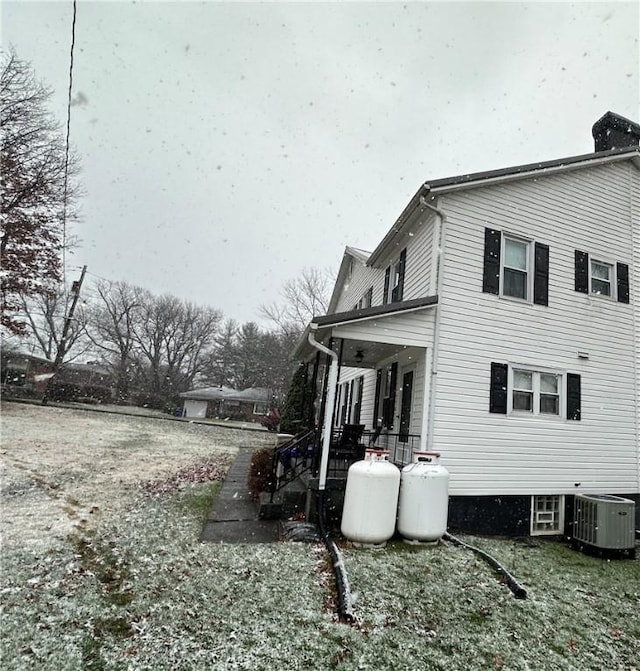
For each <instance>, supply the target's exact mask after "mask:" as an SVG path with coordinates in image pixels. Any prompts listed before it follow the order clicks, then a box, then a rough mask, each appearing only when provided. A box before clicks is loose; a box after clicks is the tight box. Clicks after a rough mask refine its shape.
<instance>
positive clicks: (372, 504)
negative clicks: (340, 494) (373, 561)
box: [340, 450, 400, 545]
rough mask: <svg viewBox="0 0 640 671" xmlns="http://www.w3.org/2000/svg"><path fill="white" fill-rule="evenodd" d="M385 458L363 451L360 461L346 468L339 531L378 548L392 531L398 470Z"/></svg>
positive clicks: (379, 452)
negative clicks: (362, 457)
mask: <svg viewBox="0 0 640 671" xmlns="http://www.w3.org/2000/svg"><path fill="white" fill-rule="evenodd" d="M388 457H389V452H387V451H384V450H366V451H365V457H364V460H363V461H356V463H355V464H352V465H351V466H350V467H349V471H348V473H347V487H346V490H345V493H344V507H343V509H342V524H341V525H340V531H342V535H343V536H344V537H345V538H348V539H349V540H351V541H354V542H355V543H365V544H367V545H381V544H384V543H386V542H387V541H388V540H389V539H390V538H391V537H392V536H393V533H394V531H395V527H396V513H397V510H398V491H399V489H400V470H399V469H398V467H397V466H394V464H392V463H391V462H390V461H388Z"/></svg>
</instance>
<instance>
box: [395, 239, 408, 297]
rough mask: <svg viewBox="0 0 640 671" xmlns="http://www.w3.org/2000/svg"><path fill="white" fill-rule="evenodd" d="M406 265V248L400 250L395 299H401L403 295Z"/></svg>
mask: <svg viewBox="0 0 640 671" xmlns="http://www.w3.org/2000/svg"><path fill="white" fill-rule="evenodd" d="M406 265H407V249H406V248H405V249H403V250H402V251H401V252H400V262H399V268H398V288H397V290H396V300H397V301H401V300H402V297H403V295H404V270H405V267H406Z"/></svg>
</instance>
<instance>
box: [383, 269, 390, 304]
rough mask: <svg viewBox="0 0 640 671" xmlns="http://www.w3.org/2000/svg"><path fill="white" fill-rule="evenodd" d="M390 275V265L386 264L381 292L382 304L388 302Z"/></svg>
mask: <svg viewBox="0 0 640 671" xmlns="http://www.w3.org/2000/svg"><path fill="white" fill-rule="evenodd" d="M390 277H391V266H387V271H386V272H385V274H384V293H383V294H382V305H386V304H387V303H388V302H389V278H390Z"/></svg>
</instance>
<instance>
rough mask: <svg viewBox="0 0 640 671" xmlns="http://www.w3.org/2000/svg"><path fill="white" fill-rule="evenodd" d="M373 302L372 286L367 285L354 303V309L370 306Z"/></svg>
mask: <svg viewBox="0 0 640 671" xmlns="http://www.w3.org/2000/svg"><path fill="white" fill-rule="evenodd" d="M372 302H373V287H369V289H367V292H366V293H365V294H364V296H363V297H362V298H361V299H360V300H359V301H358V302H357V303H356V304H355V305H354V308H353V309H354V310H364V308H370V307H371V304H372Z"/></svg>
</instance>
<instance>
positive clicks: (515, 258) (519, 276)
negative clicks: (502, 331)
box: [502, 235, 530, 301]
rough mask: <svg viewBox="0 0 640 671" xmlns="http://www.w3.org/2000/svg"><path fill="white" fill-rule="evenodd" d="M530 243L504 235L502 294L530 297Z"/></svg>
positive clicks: (523, 297) (525, 298) (514, 296)
mask: <svg viewBox="0 0 640 671" xmlns="http://www.w3.org/2000/svg"><path fill="white" fill-rule="evenodd" d="M529 247H530V243H528V242H524V241H522V240H518V239H516V238H511V237H507V236H506V235H505V236H504V257H503V258H504V262H503V264H502V294H503V295H504V296H511V297H513V298H522V299H524V300H525V301H526V300H527V299H528V294H529V291H528V286H529V255H530V251H529Z"/></svg>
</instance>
